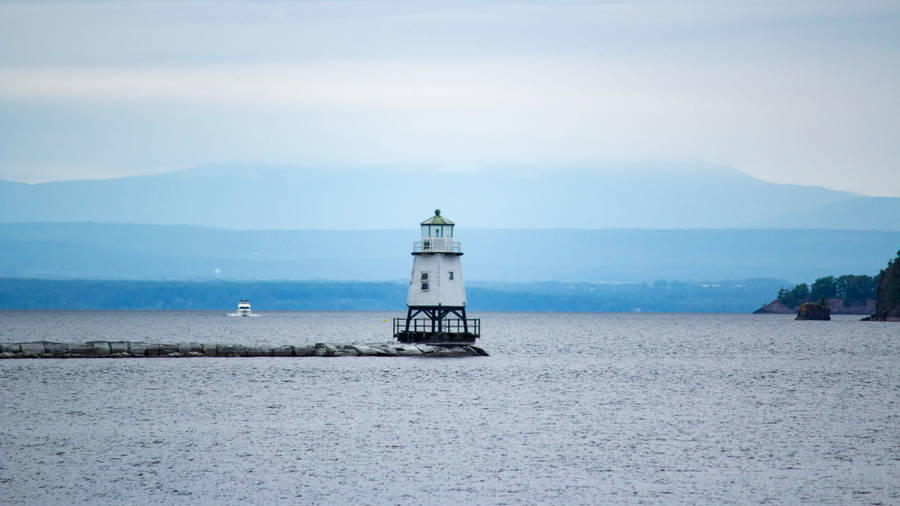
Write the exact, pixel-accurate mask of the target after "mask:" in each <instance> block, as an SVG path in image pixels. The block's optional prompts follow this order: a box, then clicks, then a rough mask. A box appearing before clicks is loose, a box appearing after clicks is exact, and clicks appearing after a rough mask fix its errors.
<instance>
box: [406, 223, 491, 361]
mask: <svg viewBox="0 0 900 506" xmlns="http://www.w3.org/2000/svg"><path fill="white" fill-rule="evenodd" d="M453 227H454V224H453V222H452V221H450V220H448V219H447V218H444V217H443V216H441V210H440V209H435V210H434V216H432V217H431V218H428V219H427V220H425V221H423V222H422V237H421V239H420V240H418V241H415V242H414V243H413V250H412V255H413V268H412V276H411V278H410V281H409V292H408V294H407V297H406V305H407V306H408V308H409V309H408V310H407V312H406V318H394V337H395V338H397V340H398V341H400V342H401V343H428V344H448V345H451V344H472V343H474V342H475V339H477V338H478V337H479V335H480V332H481V320H479V319H477V318H475V319H467V318H466V288H465V285H464V284H463V275H462V266H461V264H460V257H461V256H462V248H461V246H460V243H459V242H455V241H454V240H453Z"/></svg>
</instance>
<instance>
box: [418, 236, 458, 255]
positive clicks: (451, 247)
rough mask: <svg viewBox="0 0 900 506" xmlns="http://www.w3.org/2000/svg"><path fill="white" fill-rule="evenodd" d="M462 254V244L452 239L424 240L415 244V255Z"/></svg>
mask: <svg viewBox="0 0 900 506" xmlns="http://www.w3.org/2000/svg"><path fill="white" fill-rule="evenodd" d="M444 252H446V253H460V252H462V243H460V242H459V241H454V240H453V239H450V238H437V239H423V240H421V241H416V242H414V243H413V253H444Z"/></svg>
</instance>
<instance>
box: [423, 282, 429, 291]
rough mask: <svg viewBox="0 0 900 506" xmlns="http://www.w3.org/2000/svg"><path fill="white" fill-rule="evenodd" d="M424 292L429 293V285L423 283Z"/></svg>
mask: <svg viewBox="0 0 900 506" xmlns="http://www.w3.org/2000/svg"><path fill="white" fill-rule="evenodd" d="M422 291H423V292H427V291H428V283H427V282H423V283H422Z"/></svg>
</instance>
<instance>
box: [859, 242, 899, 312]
mask: <svg viewBox="0 0 900 506" xmlns="http://www.w3.org/2000/svg"><path fill="white" fill-rule="evenodd" d="M876 294H877V296H878V299H877V300H876V301H875V312H874V313H873V314H872V316H868V317H866V318H863V321H879V322H900V251H897V258H895V259H893V260H891V261H889V262H888V265H887V267H885V268H884V269H882V270H881V272H880V273H879V274H878V288H877V289H876Z"/></svg>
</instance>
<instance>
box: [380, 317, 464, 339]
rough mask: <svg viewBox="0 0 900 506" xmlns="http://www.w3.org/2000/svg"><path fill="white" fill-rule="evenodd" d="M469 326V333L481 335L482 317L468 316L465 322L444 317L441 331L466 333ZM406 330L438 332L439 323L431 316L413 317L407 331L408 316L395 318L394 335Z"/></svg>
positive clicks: (460, 319)
mask: <svg viewBox="0 0 900 506" xmlns="http://www.w3.org/2000/svg"><path fill="white" fill-rule="evenodd" d="M467 327H468V333H469V334H473V335H476V336H480V335H481V319H480V318H466V321H465V323H463V320H462V318H444V319H443V320H441V323H440V332H444V333H447V334H464V333H465V332H466V328H467ZM406 332H438V323H437V321H434V320H432V319H431V318H413V319H412V320H410V321H409V330H408V331H407V329H406V318H394V336H397V335H398V334H400V333H406Z"/></svg>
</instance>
